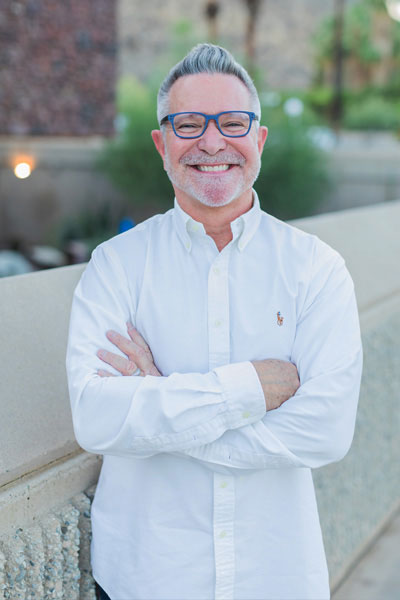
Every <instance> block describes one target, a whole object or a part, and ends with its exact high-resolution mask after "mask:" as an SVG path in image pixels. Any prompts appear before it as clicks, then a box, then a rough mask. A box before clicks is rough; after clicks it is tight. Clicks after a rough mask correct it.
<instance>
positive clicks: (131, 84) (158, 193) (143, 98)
mask: <svg viewBox="0 0 400 600" xmlns="http://www.w3.org/2000/svg"><path fill="white" fill-rule="evenodd" d="M156 96H157V89H155V88H151V87H148V86H145V85H144V84H141V83H139V82H138V81H136V80H134V79H132V78H130V79H125V80H122V81H121V83H120V85H119V86H118V106H119V109H120V111H121V114H122V115H123V117H124V118H125V119H126V125H125V128H124V129H123V131H122V132H121V133H120V135H119V136H117V137H116V138H115V140H113V141H111V142H110V143H109V144H108V146H107V147H106V149H105V151H104V153H103V155H102V157H101V159H100V161H99V168H100V169H101V170H103V171H104V172H106V173H107V174H108V176H109V177H110V179H111V180H112V181H113V183H114V184H115V185H116V186H117V187H119V188H120V189H121V190H122V191H124V192H125V193H127V194H128V196H129V198H130V199H131V200H132V202H133V203H134V204H135V205H136V206H140V205H143V204H147V203H148V202H149V199H151V201H152V202H154V203H155V204H158V205H160V207H162V206H167V205H168V206H170V205H171V186H170V183H169V181H168V178H167V176H166V174H165V172H164V169H163V166H162V161H161V158H160V156H159V155H158V153H157V151H156V149H155V147H154V144H153V140H152V139H151V134H150V132H151V130H152V129H158V123H157V116H156Z"/></svg>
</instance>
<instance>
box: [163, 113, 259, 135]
mask: <svg viewBox="0 0 400 600" xmlns="http://www.w3.org/2000/svg"><path fill="white" fill-rule="evenodd" d="M217 118H218V122H219V126H220V129H221V131H222V133H224V134H225V135H228V136H233V137H234V136H240V135H243V134H244V133H247V131H248V129H249V126H250V116H249V115H248V114H247V113H245V112H232V113H224V114H222V115H219V116H218V117H217ZM205 125H206V118H205V117H204V116H203V115H198V114H195V113H190V112H188V113H183V114H180V115H175V117H174V127H175V131H176V133H177V134H178V135H180V136H182V137H194V136H197V135H201V134H202V133H203V131H204V128H205Z"/></svg>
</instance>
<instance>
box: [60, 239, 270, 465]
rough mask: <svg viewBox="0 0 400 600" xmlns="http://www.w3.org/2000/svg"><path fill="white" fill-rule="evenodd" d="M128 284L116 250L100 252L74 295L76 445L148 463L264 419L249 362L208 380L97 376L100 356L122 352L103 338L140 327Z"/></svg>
mask: <svg viewBox="0 0 400 600" xmlns="http://www.w3.org/2000/svg"><path fill="white" fill-rule="evenodd" d="M130 285H131V283H130V282H128V281H127V279H126V275H125V273H124V270H123V268H122V267H121V265H120V263H119V261H118V259H117V257H116V256H115V254H114V251H113V249H112V248H107V250H106V251H105V250H104V249H103V248H102V247H100V248H98V249H97V251H96V252H95V253H94V256H93V258H92V260H91V261H90V263H89V265H88V267H87V269H86V271H85V273H84V274H83V276H82V278H81V281H80V283H79V284H78V287H77V289H76V291H75V295H74V299H73V306H72V312H71V320H70V334H69V343H68V351H67V372H68V380H69V391H70V400H71V408H72V416H73V424H74V430H75V435H76V438H77V441H78V443H79V444H80V445H81V446H82V447H83V448H85V449H86V450H88V451H90V452H94V453H102V454H112V455H120V456H125V455H130V456H137V457H148V456H151V455H153V454H156V453H159V452H167V451H176V450H183V449H185V448H188V447H195V446H196V445H204V444H207V443H210V442H212V441H214V440H215V439H217V438H218V437H220V436H221V435H222V434H223V433H224V432H225V431H227V430H229V429H234V428H237V427H242V426H243V425H244V424H247V423H253V422H255V421H258V420H260V419H261V417H262V416H263V414H264V413H265V402H264V397H263V393H262V388H261V385H260V384H259V382H258V380H257V377H255V376H254V372H253V371H254V369H253V367H252V365H251V364H250V363H249V362H242V363H237V364H235V365H226V366H223V367H218V368H217V369H215V370H213V371H211V372H209V373H204V374H201V373H185V374H179V373H172V374H171V375H169V376H168V377H152V376H146V377H122V376H118V377H109V378H101V377H99V376H98V375H97V369H99V368H102V367H103V366H104V364H103V363H102V362H101V361H100V359H99V358H98V357H97V356H96V352H97V350H98V349H99V348H102V347H103V348H108V349H109V350H111V351H114V352H116V351H117V350H116V348H115V347H114V346H112V345H111V343H110V342H108V340H107V338H106V337H105V332H106V331H107V330H109V329H111V328H112V329H115V330H117V331H120V332H121V333H122V334H124V333H125V323H126V321H127V320H128V319H131V320H132V321H133V322H134V318H135V306H134V305H133V300H132V296H131V295H130V294H129V289H130ZM249 379H250V381H252V385H250V386H249V384H248V382H249ZM243 382H246V384H245V385H244V384H243Z"/></svg>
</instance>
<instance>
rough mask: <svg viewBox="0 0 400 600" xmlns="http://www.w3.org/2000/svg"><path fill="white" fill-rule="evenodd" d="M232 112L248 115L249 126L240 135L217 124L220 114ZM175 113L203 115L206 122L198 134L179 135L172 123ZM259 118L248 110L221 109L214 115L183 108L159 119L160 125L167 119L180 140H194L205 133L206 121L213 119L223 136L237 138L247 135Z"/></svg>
mask: <svg viewBox="0 0 400 600" xmlns="http://www.w3.org/2000/svg"><path fill="white" fill-rule="evenodd" d="M232 113H245V114H246V115H249V117H250V121H249V128H248V130H247V131H246V133H241V134H240V135H229V134H227V133H224V132H223V131H222V129H221V127H220V126H219V117H220V116H221V115H227V114H232ZM177 115H201V116H202V117H205V119H206V122H205V125H204V129H203V131H202V132H201V133H200V134H199V135H179V133H177V132H176V129H175V125H174V117H176V116H177ZM259 120H260V119H259V117H258V116H257V115H256V113H254V112H251V111H248V110H223V111H222V112H219V113H216V114H215V115H207V114H206V113H202V112H198V111H195V110H184V111H183V112H177V113H172V114H170V115H166V116H165V117H163V118H162V119H161V121H160V126H161V125H165V124H166V123H167V121H169V122H170V123H171V126H172V129H173V132H174V134H175V135H176V137H178V138H180V139H182V140H195V139H197V138H199V137H201V136H202V135H203V134H204V133H205V131H206V129H207V127H208V123H209V122H210V121H215V124H216V125H217V127H218V131H219V132H220V133H221V134H222V135H223V136H224V137H231V138H239V137H244V136H245V135H247V134H248V133H249V131H250V129H251V126H252V124H253V121H259Z"/></svg>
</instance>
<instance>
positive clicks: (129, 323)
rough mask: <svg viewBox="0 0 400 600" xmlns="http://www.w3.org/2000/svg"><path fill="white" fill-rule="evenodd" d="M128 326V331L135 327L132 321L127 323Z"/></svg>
mask: <svg viewBox="0 0 400 600" xmlns="http://www.w3.org/2000/svg"><path fill="white" fill-rule="evenodd" d="M126 326H127V328H128V329H133V325H132V323H131V322H130V321H127V322H126Z"/></svg>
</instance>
